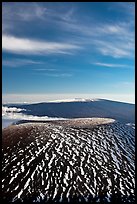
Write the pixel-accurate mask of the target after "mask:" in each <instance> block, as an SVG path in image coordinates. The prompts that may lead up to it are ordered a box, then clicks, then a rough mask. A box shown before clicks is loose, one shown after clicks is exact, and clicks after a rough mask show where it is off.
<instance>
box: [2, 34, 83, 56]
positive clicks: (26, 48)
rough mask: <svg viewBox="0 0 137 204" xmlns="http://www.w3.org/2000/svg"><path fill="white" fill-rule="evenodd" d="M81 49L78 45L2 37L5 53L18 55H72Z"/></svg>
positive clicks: (8, 36) (9, 36)
mask: <svg viewBox="0 0 137 204" xmlns="http://www.w3.org/2000/svg"><path fill="white" fill-rule="evenodd" d="M79 48H80V47H79V46H77V45H72V44H67V43H61V42H60V43H59V42H48V41H38V40H32V39H27V38H17V37H14V36H11V35H3V36H2V49H3V51H7V52H11V53H16V54H25V55H27V54H71V52H72V50H76V49H79Z"/></svg>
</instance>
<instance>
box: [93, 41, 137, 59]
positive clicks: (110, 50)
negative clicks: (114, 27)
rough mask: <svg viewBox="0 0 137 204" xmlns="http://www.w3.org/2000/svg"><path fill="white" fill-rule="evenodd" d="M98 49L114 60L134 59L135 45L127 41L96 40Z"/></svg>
mask: <svg viewBox="0 0 137 204" xmlns="http://www.w3.org/2000/svg"><path fill="white" fill-rule="evenodd" d="M94 44H95V45H96V49H97V50H98V51H99V52H100V53H101V54H103V55H106V56H112V57H114V58H125V57H126V58H127V57H128V58H134V46H135V45H134V43H132V42H130V41H129V42H127V41H124V40H123V41H120V42H119V41H117V40H112V41H106V40H95V42H94Z"/></svg>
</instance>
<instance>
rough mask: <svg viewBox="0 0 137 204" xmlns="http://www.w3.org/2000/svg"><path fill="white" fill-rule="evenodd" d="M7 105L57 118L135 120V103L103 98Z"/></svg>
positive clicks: (37, 114)
mask: <svg viewBox="0 0 137 204" xmlns="http://www.w3.org/2000/svg"><path fill="white" fill-rule="evenodd" d="M6 106H7V107H9V108H11V107H16V108H20V109H23V110H22V111H21V113H23V114H26V115H33V116H48V117H59V118H91V117H101V118H113V119H115V120H118V121H122V122H132V123H134V121H135V105H134V104H129V103H123V102H116V101H111V100H105V99H75V100H71V101H69V100H68V101H60V102H59V101H56V102H43V103H35V104H7V105H6Z"/></svg>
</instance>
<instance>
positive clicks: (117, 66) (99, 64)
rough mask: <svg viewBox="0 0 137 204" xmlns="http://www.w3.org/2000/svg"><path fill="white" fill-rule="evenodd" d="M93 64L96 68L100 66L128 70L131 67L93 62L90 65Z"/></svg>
mask: <svg viewBox="0 0 137 204" xmlns="http://www.w3.org/2000/svg"><path fill="white" fill-rule="evenodd" d="M92 64H95V65H97V66H101V67H110V68H111V67H114V68H130V67H131V66H129V65H126V64H110V63H102V62H95V63H92Z"/></svg>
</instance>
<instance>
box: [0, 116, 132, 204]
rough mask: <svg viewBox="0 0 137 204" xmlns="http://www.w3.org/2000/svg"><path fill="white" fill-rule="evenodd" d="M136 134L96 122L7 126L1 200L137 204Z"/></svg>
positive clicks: (119, 125)
mask: <svg viewBox="0 0 137 204" xmlns="http://www.w3.org/2000/svg"><path fill="white" fill-rule="evenodd" d="M134 131H135V130H134V126H131V125H130V124H122V123H120V122H117V121H113V120H111V119H108V120H107V119H97V118H95V119H75V120H67V121H54V122H45V123H36V122H35V123H24V124H19V125H12V126H9V127H8V128H5V129H4V130H3V133H2V200H3V201H9V202H11V201H12V202H17V201H19V200H20V201H26V200H29V202H41V203H42V202H43V203H44V202H50V201H52V202H72V201H73V202H74V203H77V202H81V203H83V202H100V201H101V202H104V203H105V202H110V201H115V202H117V203H121V202H122V201H123V202H132V203H134V202H135V201H134V187H135V167H134V160H135V147H134V143H135V133H134Z"/></svg>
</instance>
